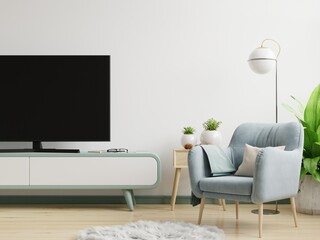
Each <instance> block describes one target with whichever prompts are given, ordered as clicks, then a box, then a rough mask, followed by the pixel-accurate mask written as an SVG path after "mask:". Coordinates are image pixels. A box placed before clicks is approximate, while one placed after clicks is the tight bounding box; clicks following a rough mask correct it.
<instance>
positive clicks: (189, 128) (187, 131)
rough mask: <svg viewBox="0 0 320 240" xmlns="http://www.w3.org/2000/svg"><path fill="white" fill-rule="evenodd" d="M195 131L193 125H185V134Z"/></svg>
mask: <svg viewBox="0 0 320 240" xmlns="http://www.w3.org/2000/svg"><path fill="white" fill-rule="evenodd" d="M195 131H196V130H195V129H194V128H193V127H184V128H183V131H182V132H183V134H194V133H195Z"/></svg>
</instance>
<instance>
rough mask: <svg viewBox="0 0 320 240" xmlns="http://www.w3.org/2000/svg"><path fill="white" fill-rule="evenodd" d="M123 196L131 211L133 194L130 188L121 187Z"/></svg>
mask: <svg viewBox="0 0 320 240" xmlns="http://www.w3.org/2000/svg"><path fill="white" fill-rule="evenodd" d="M122 192H123V195H124V198H125V200H126V202H127V205H128V208H129V210H130V211H133V209H134V204H133V196H132V192H131V190H128V189H122Z"/></svg>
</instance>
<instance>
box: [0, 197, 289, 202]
mask: <svg viewBox="0 0 320 240" xmlns="http://www.w3.org/2000/svg"><path fill="white" fill-rule="evenodd" d="M135 198H136V203H137V204H170V200H171V196H140V195H138V196H135ZM190 199H191V198H190V196H177V199H176V204H190V202H191V201H190ZM217 202H218V201H217V200H215V199H207V201H206V203H217ZM226 203H227V204H228V203H232V204H233V203H234V202H233V201H226ZM271 203H275V202H271ZM278 203H279V204H288V203H290V201H289V199H283V200H280V201H278ZM0 204H126V202H125V199H124V197H123V196H122V195H121V196H51V195H50V196H0Z"/></svg>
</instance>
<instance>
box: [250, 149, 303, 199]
mask: <svg viewBox="0 0 320 240" xmlns="http://www.w3.org/2000/svg"><path fill="white" fill-rule="evenodd" d="M301 161H302V151H301V150H300V149H295V150H293V151H282V150H279V149H276V148H269V147H268V148H265V149H263V150H261V151H260V152H259V154H258V156H257V159H256V165H255V171H254V174H253V189H252V196H251V200H252V202H253V203H257V204H259V203H263V202H268V201H275V200H280V199H285V198H289V197H292V196H295V195H296V194H297V192H298V188H299V177H300V168H301Z"/></svg>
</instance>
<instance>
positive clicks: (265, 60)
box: [248, 47, 277, 74]
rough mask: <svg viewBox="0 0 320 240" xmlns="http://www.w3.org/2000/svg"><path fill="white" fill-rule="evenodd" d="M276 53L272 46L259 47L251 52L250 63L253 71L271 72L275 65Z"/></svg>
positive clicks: (260, 72)
mask: <svg viewBox="0 0 320 240" xmlns="http://www.w3.org/2000/svg"><path fill="white" fill-rule="evenodd" d="M274 61H277V58H276V55H275V54H274V52H273V51H272V50H271V49H270V48H266V47H259V48H256V49H255V50H253V52H252V53H251V54H250V56H249V59H248V63H249V66H250V68H251V70H252V71H254V72H255V73H259V74H265V73H268V72H270V71H271V70H272V69H273V68H274V67H275V64H274V63H275V62H274Z"/></svg>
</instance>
